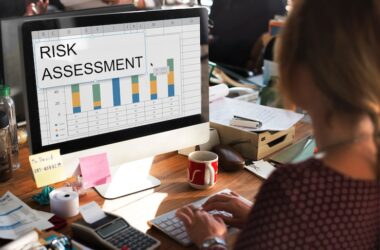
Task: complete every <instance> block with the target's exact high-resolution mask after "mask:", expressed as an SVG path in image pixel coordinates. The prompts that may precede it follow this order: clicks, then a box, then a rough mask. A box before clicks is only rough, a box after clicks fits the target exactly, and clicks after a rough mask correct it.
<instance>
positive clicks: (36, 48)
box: [23, 8, 208, 155]
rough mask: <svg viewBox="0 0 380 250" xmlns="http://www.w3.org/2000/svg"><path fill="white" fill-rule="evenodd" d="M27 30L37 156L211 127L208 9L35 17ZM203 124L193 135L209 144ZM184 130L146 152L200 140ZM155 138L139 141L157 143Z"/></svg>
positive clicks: (26, 53)
mask: <svg viewBox="0 0 380 250" xmlns="http://www.w3.org/2000/svg"><path fill="white" fill-rule="evenodd" d="M23 35H24V60H25V70H26V75H27V76H28V77H27V79H26V82H27V86H26V87H27V92H26V93H27V101H28V115H27V123H28V125H29V126H28V127H29V129H30V135H31V150H32V152H33V153H37V152H42V151H46V150H49V149H56V148H59V149H60V150H61V153H63V154H67V153H72V152H77V151H80V150H85V149H89V148H94V147H97V146H104V145H107V144H113V143H117V142H124V141H128V140H131V141H132V139H138V138H145V137H147V138H149V136H151V135H157V134H160V133H164V134H166V137H165V138H167V139H169V138H170V135H171V134H173V135H174V131H177V132H178V131H181V130H179V129H182V128H187V127H194V126H196V125H200V124H207V125H208V91H207V86H208V82H207V13H206V11H205V10H203V9H201V8H194V9H182V10H165V11H163V10H161V11H147V12H130V13H125V14H124V13H123V14H111V15H102V16H97V17H91V16H86V17H71V18H60V19H53V20H45V21H36V22H30V23H25V24H24V25H23ZM202 54H204V55H206V56H203V57H202ZM201 57H202V58H203V61H202V60H201ZM201 62H202V63H201ZM202 64H203V67H202ZM204 128H205V127H204V126H202V130H198V132H197V130H195V131H194V132H193V133H195V135H196V134H201V135H202V137H203V139H201V140H202V141H203V142H204V141H205V140H207V139H208V133H204V131H205V130H204ZM172 131H173V132H172ZM182 132H183V133H180V135H179V136H178V135H176V136H175V137H172V140H173V141H172V142H171V144H172V145H171V146H167V145H170V143H169V142H168V141H165V142H162V144H161V145H160V147H159V150H153V152H152V151H150V150H144V151H147V152H150V153H160V152H162V151H168V150H173V149H180V148H181V147H183V146H184V145H187V146H190V145H195V144H196V143H198V142H201V141H200V140H199V139H197V140H195V141H194V139H190V138H191V137H193V135H191V136H189V135H187V133H186V131H182ZM199 132H200V133H199ZM167 136H169V137H167ZM195 137H196V136H195ZM195 137H194V138H195ZM181 138H183V139H181ZM154 140H157V139H155V138H153V137H152V138H151V141H147V142H142V141H141V143H140V142H139V144H138V145H137V146H141V145H143V146H144V147H146V148H150V149H151V148H154V146H153V145H152V144H153V143H159V142H157V141H154ZM181 141H182V142H181ZM193 143H194V144H193ZM105 150H106V149H105ZM120 154H123V152H120ZM136 154H138V153H136ZM144 154H146V152H144V153H143V155H144Z"/></svg>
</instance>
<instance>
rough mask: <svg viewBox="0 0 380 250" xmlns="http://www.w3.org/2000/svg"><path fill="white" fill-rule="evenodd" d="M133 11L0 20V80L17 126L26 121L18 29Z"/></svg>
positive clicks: (123, 7)
mask: <svg viewBox="0 0 380 250" xmlns="http://www.w3.org/2000/svg"><path fill="white" fill-rule="evenodd" d="M133 10H136V7H135V6H134V5H116V6H107V7H101V8H92V9H85V10H75V11H65V12H55V13H49V14H44V15H36V16H23V17H13V18H2V19H0V37H1V39H0V45H1V46H0V47H1V50H0V73H1V74H0V77H1V78H2V79H4V82H5V83H7V84H9V85H10V86H11V95H12V98H13V100H14V101H15V105H16V117H17V121H18V122H22V121H25V108H24V98H23V86H24V85H25V76H24V73H23V68H24V61H23V58H22V53H21V52H22V35H21V26H22V24H23V23H25V22H28V21H36V20H44V19H52V18H59V17H65V16H70V17H72V16H80V15H82V16H83V15H95V14H97V15H100V14H105V13H118V12H126V11H133Z"/></svg>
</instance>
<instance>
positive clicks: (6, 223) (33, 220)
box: [0, 191, 53, 239]
mask: <svg viewBox="0 0 380 250" xmlns="http://www.w3.org/2000/svg"><path fill="white" fill-rule="evenodd" d="M50 227H53V224H51V223H50V222H49V221H47V220H46V219H45V218H43V217H41V216H40V215H39V214H38V213H36V212H35V211H34V210H33V209H31V208H30V207H29V206H28V205H26V204H25V203H24V202H22V201H21V200H20V199H19V198H17V197H16V196H15V195H13V194H12V193H11V192H9V191H8V192H6V193H5V194H4V195H3V196H2V197H1V198H0V237H1V238H4V239H16V238H18V237H20V236H21V235H23V234H25V233H27V232H29V231H31V230H32V229H33V228H38V229H39V230H44V229H47V228H50Z"/></svg>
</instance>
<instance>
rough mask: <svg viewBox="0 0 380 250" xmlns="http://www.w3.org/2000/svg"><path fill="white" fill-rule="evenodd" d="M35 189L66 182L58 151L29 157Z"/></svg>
mask: <svg viewBox="0 0 380 250" xmlns="http://www.w3.org/2000/svg"><path fill="white" fill-rule="evenodd" d="M29 162H30V166H31V167H32V171H33V175H34V180H35V181H36V185H37V187H42V186H46V185H49V184H52V183H56V182H59V181H63V180H66V174H65V169H64V167H63V163H62V157H61V153H60V151H59V149H56V150H51V151H47V152H44V153H40V154H35V155H30V156H29Z"/></svg>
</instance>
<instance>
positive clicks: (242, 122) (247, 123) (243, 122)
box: [230, 115, 262, 128]
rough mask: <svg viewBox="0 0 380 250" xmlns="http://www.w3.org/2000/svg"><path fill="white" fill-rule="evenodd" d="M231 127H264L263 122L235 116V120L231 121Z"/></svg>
mask: <svg viewBox="0 0 380 250" xmlns="http://www.w3.org/2000/svg"><path fill="white" fill-rule="evenodd" d="M230 125H234V126H241V127H247V128H260V127H261V126H262V122H260V121H257V120H254V119H250V118H245V117H241V116H237V115H234V118H233V119H232V120H231V122H230Z"/></svg>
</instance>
